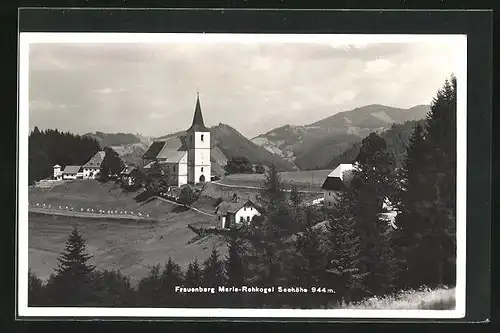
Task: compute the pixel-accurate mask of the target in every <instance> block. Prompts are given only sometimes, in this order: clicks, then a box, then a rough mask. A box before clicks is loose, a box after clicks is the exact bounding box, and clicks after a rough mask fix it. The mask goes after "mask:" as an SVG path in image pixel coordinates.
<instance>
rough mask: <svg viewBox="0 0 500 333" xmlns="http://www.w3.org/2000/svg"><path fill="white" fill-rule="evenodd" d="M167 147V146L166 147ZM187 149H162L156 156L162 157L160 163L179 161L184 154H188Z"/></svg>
mask: <svg viewBox="0 0 500 333" xmlns="http://www.w3.org/2000/svg"><path fill="white" fill-rule="evenodd" d="M166 148H167V147H166ZM186 154H187V151H185V150H170V149H165V148H164V149H162V151H161V152H160V153H159V154H158V156H157V157H156V158H157V159H160V160H161V161H160V162H159V163H160V164H164V163H179V162H180V161H181V160H182V158H183V157H184V156H186Z"/></svg>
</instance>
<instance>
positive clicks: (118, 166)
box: [99, 147, 125, 181]
mask: <svg viewBox="0 0 500 333" xmlns="http://www.w3.org/2000/svg"><path fill="white" fill-rule="evenodd" d="M104 152H105V154H106V155H105V156H104V159H103V161H102V163H101V168H100V170H99V175H100V180H102V181H108V180H109V177H110V176H112V177H113V176H116V175H118V174H120V172H121V171H122V170H123V168H124V167H125V164H124V163H123V160H122V159H121V157H120V155H118V153H117V152H116V151H115V150H114V149H113V148H110V147H106V148H104Z"/></svg>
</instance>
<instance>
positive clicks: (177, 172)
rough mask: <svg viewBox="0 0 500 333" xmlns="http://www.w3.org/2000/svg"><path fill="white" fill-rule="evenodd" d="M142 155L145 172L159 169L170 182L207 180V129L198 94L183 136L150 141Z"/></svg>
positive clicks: (208, 147) (208, 155)
mask: <svg viewBox="0 0 500 333" xmlns="http://www.w3.org/2000/svg"><path fill="white" fill-rule="evenodd" d="M142 159H143V165H144V170H145V171H146V172H148V173H149V174H151V173H157V172H160V173H161V174H162V175H163V176H166V177H165V178H166V179H167V180H168V183H169V185H171V186H178V187H180V186H182V185H184V184H195V183H204V182H209V181H211V179H212V178H211V176H212V173H211V160H210V130H209V129H208V128H207V127H206V126H205V123H204V121H203V115H202V113H201V105H200V96H199V94H198V95H197V98H196V106H195V110H194V117H193V122H192V124H191V127H189V128H188V129H187V131H186V134H185V136H182V137H181V139H180V140H168V139H166V140H164V141H155V142H153V143H152V144H151V146H150V147H149V148H148V150H147V151H146V153H144V155H143V157H142ZM157 169H160V170H157Z"/></svg>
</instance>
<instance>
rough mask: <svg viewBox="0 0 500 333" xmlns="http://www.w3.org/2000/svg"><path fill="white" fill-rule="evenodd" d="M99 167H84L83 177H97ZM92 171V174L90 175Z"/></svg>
mask: <svg viewBox="0 0 500 333" xmlns="http://www.w3.org/2000/svg"><path fill="white" fill-rule="evenodd" d="M99 171H100V170H99V169H98V168H83V178H84V179H96V178H97V175H98V174H99ZM91 173H92V176H91V175H90V174H91Z"/></svg>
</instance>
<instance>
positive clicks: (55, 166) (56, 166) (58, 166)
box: [53, 164, 61, 169]
mask: <svg viewBox="0 0 500 333" xmlns="http://www.w3.org/2000/svg"><path fill="white" fill-rule="evenodd" d="M60 167H61V166H60V165H59V164H56V165H54V167H53V168H54V169H55V168H60Z"/></svg>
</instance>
